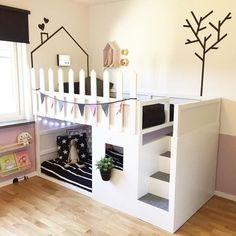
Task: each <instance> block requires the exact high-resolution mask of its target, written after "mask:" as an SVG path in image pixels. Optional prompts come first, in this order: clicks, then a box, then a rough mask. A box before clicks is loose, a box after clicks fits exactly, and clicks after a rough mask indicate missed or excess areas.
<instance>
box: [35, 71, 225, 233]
mask: <svg viewBox="0 0 236 236" xmlns="http://www.w3.org/2000/svg"><path fill="white" fill-rule="evenodd" d="M31 75H32V85H33V86H32V88H33V105H34V115H35V117H36V121H37V116H41V117H47V118H48V119H51V120H54V119H58V120H64V121H70V122H73V126H76V124H77V123H78V124H86V125H91V126H92V140H93V144H92V145H93V148H92V150H93V153H92V158H93V190H92V193H88V192H86V191H83V190H81V189H78V188H76V187H72V186H71V185H69V184H65V183H63V182H60V181H57V180H55V179H53V178H51V177H47V176H46V175H44V174H42V173H41V172H40V164H41V163H42V162H43V161H44V160H47V159H50V158H51V159H52V158H53V157H56V152H57V147H56V144H55V140H56V136H57V135H60V134H64V133H65V130H66V128H67V127H63V128H59V127H57V128H55V127H54V128H49V127H45V126H43V125H42V124H41V123H40V122H38V121H37V122H36V138H37V140H36V142H37V148H36V149H37V150H36V153H37V171H38V174H39V175H40V176H41V177H43V178H46V179H49V180H50V181H54V182H56V183H59V184H61V185H64V186H66V187H69V188H71V189H73V190H76V191H78V192H80V193H83V194H86V195H88V196H90V197H91V198H93V199H95V200H97V201H100V202H102V203H104V204H106V205H109V206H111V207H113V208H116V209H118V210H121V211H123V212H126V213H128V214H130V215H133V216H135V217H138V218H140V219H142V220H144V221H147V222H149V223H151V224H154V225H156V226H157V227H160V228H162V229H164V230H166V231H169V232H172V233H173V232H175V231H176V230H177V229H178V228H179V227H180V226H182V225H183V224H184V223H185V222H186V221H187V220H188V219H189V218H190V217H191V216H192V215H193V214H194V213H195V212H196V211H197V210H198V209H199V208H200V207H201V206H202V205H203V204H204V203H205V202H206V201H208V200H209V199H210V198H211V197H212V196H213V195H214V189H215V173H216V158H217V147H218V133H219V114H220V103H221V100H220V99H208V100H202V101H191V100H188V101H185V102H183V103H181V104H176V105H175V113H174V122H169V103H170V99H169V98H167V97H166V98H156V99H149V100H143V101H141V100H140V101H139V100H128V101H125V102H124V106H123V111H122V112H121V113H119V114H115V113H116V112H115V111H116V107H115V105H112V106H110V109H109V114H108V116H107V117H106V116H105V115H104V113H103V111H102V109H101V108H100V107H99V108H98V109H97V112H96V115H95V116H93V115H92V114H91V112H90V111H89V109H85V113H84V115H83V116H81V114H80V112H79V111H78V110H76V109H74V110H73V112H72V113H71V104H70V103H68V102H72V103H84V104H87V103H97V102H98V103H99V102H114V101H118V100H122V99H123V78H122V74H121V73H119V74H118V77H117V78H116V88H117V90H116V98H111V97H110V91H109V74H108V72H107V71H106V72H104V76H103V81H104V96H103V97H97V90H96V73H95V72H94V71H92V73H91V96H86V95H85V73H84V71H81V72H80V94H79V95H77V94H74V76H73V71H72V70H70V71H69V75H68V81H69V93H64V92H63V81H64V79H63V74H62V71H61V70H59V71H58V78H57V79H56V82H57V83H58V91H55V86H54V85H55V84H56V83H55V80H54V76H53V71H52V70H51V69H50V70H49V72H48V78H47V79H48V87H49V89H46V86H45V84H46V82H45V81H46V80H45V75H44V72H43V70H40V73H39V76H37V75H36V73H35V71H34V70H32V74H31ZM38 88H40V92H41V93H44V94H46V95H48V96H49V97H52V98H54V99H55V103H57V99H59V100H63V101H64V107H63V109H62V111H61V112H60V110H59V109H58V107H57V105H56V104H55V105H54V106H53V107H51V104H50V101H49V99H48V100H47V97H46V98H45V102H44V103H43V104H42V103H41V101H40V94H39V91H38V90H37V89H38ZM136 90H137V76H136V74H134V75H133V76H132V78H130V95H129V97H131V98H135V97H137V92H136ZM157 103H162V104H165V114H166V122H165V123H164V124H162V125H159V126H155V127H151V128H148V129H142V120H143V117H142V114H143V107H144V106H147V105H152V104H157ZM172 127H173V135H172V137H171V136H168V135H166V134H167V133H166V132H167V131H165V130H168V132H169V130H171V129H172ZM147 135H148V136H149V140H148V141H147V142H146V141H145V137H146V136H147ZM150 137H151V139H150ZM106 143H109V144H113V145H116V146H121V147H123V148H124V171H123V172H121V171H118V170H114V171H113V176H112V179H111V181H110V182H104V181H102V180H101V177H100V174H99V171H98V170H96V166H95V163H96V161H97V160H98V159H100V157H101V156H104V154H105V144H106ZM166 151H170V152H171V157H170V158H168V157H166V156H165V155H163V153H165V152H166ZM157 171H161V172H165V173H167V174H169V176H170V179H169V182H166V181H163V180H160V179H159V178H155V175H154V177H153V174H155V173H156V172H157ZM148 193H151V194H153V195H154V196H159V197H162V198H165V199H168V204H169V207H168V210H166V209H162V208H160V207H156V206H154V205H153V204H151V202H150V201H149V202H148V203H146V202H145V201H147V199H146V198H145V197H148V195H147V194H148ZM149 196H150V195H149ZM149 200H150V199H149ZM151 200H152V199H151Z"/></svg>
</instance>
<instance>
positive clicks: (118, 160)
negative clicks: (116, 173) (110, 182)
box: [106, 149, 123, 171]
mask: <svg viewBox="0 0 236 236" xmlns="http://www.w3.org/2000/svg"><path fill="white" fill-rule="evenodd" d="M106 157H111V158H112V161H113V165H114V168H115V169H117V170H121V171H123V153H120V152H118V151H116V150H113V149H106Z"/></svg>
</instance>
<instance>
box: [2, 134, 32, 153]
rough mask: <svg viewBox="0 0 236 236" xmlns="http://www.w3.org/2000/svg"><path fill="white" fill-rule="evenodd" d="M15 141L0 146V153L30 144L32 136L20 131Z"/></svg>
mask: <svg viewBox="0 0 236 236" xmlns="http://www.w3.org/2000/svg"><path fill="white" fill-rule="evenodd" d="M16 141H17V142H16V143H12V144H8V145H3V146H0V154H1V153H6V152H10V151H14V150H17V149H21V148H24V147H26V146H28V145H30V143H31V141H32V137H31V135H30V134H29V133H27V132H22V133H20V134H19V135H18V136H17V138H16Z"/></svg>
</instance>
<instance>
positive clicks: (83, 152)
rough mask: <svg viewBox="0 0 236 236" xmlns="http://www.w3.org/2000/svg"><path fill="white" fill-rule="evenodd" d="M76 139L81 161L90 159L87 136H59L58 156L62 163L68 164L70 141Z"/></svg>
mask: <svg viewBox="0 0 236 236" xmlns="http://www.w3.org/2000/svg"><path fill="white" fill-rule="evenodd" d="M72 139H75V141H76V142H77V148H78V150H77V151H78V155H79V158H80V160H81V161H86V160H87V158H88V151H87V141H86V134H85V133H81V134H79V135H69V136H68V135H64V136H57V149H58V156H59V159H60V160H61V161H62V162H66V161H67V159H68V156H69V151H70V150H69V148H70V141H71V140H72Z"/></svg>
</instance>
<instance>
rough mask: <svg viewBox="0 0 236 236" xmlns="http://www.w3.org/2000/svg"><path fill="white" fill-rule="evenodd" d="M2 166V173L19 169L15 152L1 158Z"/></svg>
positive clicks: (0, 164) (6, 173)
mask: <svg viewBox="0 0 236 236" xmlns="http://www.w3.org/2000/svg"><path fill="white" fill-rule="evenodd" d="M0 168H1V173H2V175H8V174H10V173H12V172H15V171H16V170H17V164H16V159H15V155H14V154H8V155H5V156H2V157H1V158H0Z"/></svg>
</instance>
